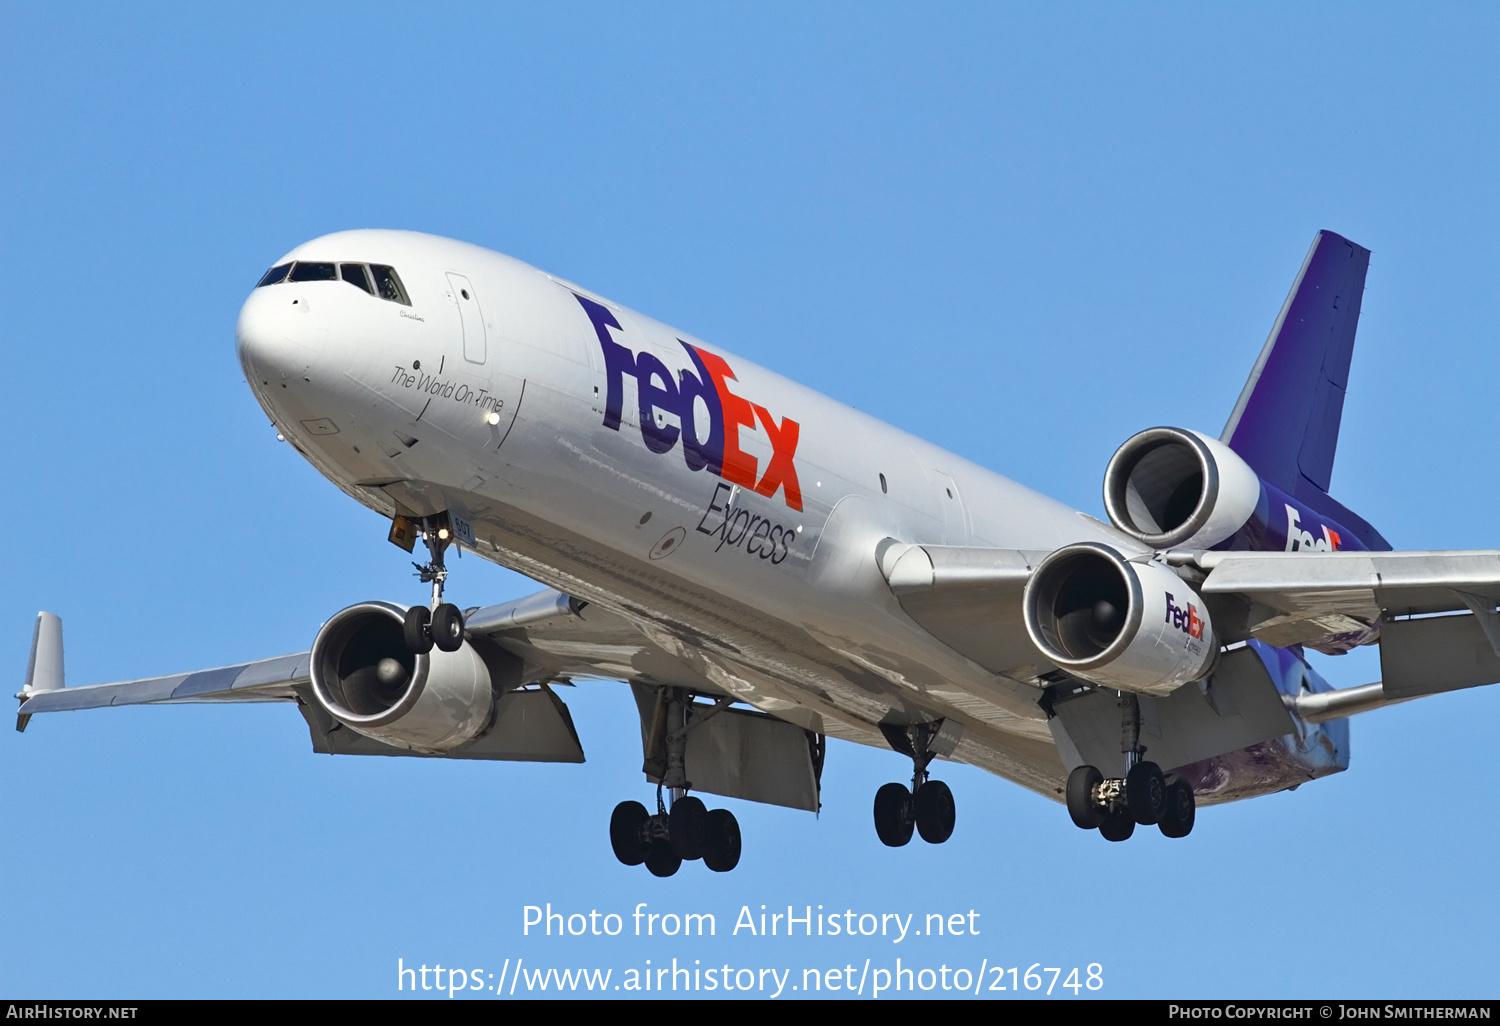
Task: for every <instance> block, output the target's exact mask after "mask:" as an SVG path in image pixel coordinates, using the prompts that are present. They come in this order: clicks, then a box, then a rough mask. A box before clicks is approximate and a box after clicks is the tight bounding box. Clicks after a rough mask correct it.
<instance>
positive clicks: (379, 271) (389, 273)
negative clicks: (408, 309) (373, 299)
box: [370, 264, 411, 306]
mask: <svg viewBox="0 0 1500 1026" xmlns="http://www.w3.org/2000/svg"><path fill="white" fill-rule="evenodd" d="M370 272H371V273H372V274H374V275H375V289H376V291H377V292H378V294H379V295H380V298H381V299H389V300H390V301H391V302H393V303H400V304H401V305H402V306H411V300H410V299H407V298H406V289H405V288H403V287H402V285H401V278H400V277H399V276H398V275H397V274H396V269H395V268H394V267H387V266H385V265H384V264H371V265H370Z"/></svg>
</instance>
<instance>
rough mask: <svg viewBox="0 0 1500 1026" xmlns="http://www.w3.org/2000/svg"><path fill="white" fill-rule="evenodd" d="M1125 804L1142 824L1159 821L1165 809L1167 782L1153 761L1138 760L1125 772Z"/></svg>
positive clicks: (1132, 815)
mask: <svg viewBox="0 0 1500 1026" xmlns="http://www.w3.org/2000/svg"><path fill="white" fill-rule="evenodd" d="M1125 804H1126V806H1127V807H1128V808H1129V809H1130V815H1131V817H1132V818H1133V819H1134V820H1135V821H1136V822H1137V823H1139V824H1141V825H1142V826H1150V825H1151V824H1153V823H1160V822H1161V818H1162V816H1163V815H1164V814H1165V813H1166V811H1167V782H1166V781H1165V780H1164V779H1163V778H1162V775H1161V767H1160V766H1158V765H1157V764H1156V763H1154V762H1138V763H1136V764H1135V765H1134V766H1132V767H1130V772H1129V773H1126V774H1125Z"/></svg>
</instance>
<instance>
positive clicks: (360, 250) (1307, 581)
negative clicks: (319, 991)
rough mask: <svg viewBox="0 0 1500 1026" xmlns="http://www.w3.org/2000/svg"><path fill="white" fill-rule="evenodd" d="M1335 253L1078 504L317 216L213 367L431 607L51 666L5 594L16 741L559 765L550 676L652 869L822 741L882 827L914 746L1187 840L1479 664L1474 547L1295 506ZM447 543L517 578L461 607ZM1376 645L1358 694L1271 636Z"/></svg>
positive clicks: (613, 829) (609, 312)
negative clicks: (191, 731) (1219, 389)
mask: <svg viewBox="0 0 1500 1026" xmlns="http://www.w3.org/2000/svg"><path fill="white" fill-rule="evenodd" d="M1368 263H1369V251H1368V250H1365V249H1363V248H1361V247H1359V246H1357V245H1355V244H1354V243H1352V242H1350V241H1348V240H1346V239H1343V238H1340V237H1339V236H1337V235H1334V234H1333V233H1331V232H1322V233H1320V234H1319V235H1318V236H1317V237H1316V238H1315V239H1314V241H1313V245H1312V248H1311V250H1310V251H1309V252H1308V254H1307V258H1306V261H1305V262H1304V263H1303V265H1302V269H1301V271H1300V272H1299V273H1298V275H1297V279H1296V281H1295V283H1294V284H1293V286H1292V289H1291V293H1290V294H1289V295H1288V297H1287V300H1286V303H1285V305H1284V306H1283V307H1282V309H1281V313H1280V315H1279V316H1278V317H1277V318H1276V322H1275V325H1274V327H1273V328H1272V330H1271V334H1270V338H1269V339H1268V340H1267V342H1266V344H1265V348H1264V349H1263V350H1262V351H1261V354H1260V358H1259V359H1258V360H1257V361H1256V363H1255V367H1254V370H1253V371H1252V372H1251V374H1250V379H1249V381H1248V383H1247V384H1246V385H1245V389H1244V392H1243V393H1242V394H1241V396H1240V398H1239V401H1238V403H1236V405H1235V407H1234V410H1233V412H1232V413H1231V415H1230V417H1229V422H1228V425H1227V426H1226V427H1225V428H1224V431H1223V433H1222V434H1221V435H1220V436H1219V437H1217V438H1215V437H1212V436H1209V435H1206V434H1202V433H1200V432H1197V431H1192V430H1185V429H1180V428H1171V427H1154V428H1150V429H1149V430H1146V431H1142V432H1141V433H1139V434H1137V435H1135V436H1134V437H1132V438H1130V439H1128V440H1127V441H1126V442H1125V444H1124V445H1122V446H1121V447H1120V449H1119V451H1118V452H1116V453H1115V455H1114V457H1113V458H1112V459H1111V460H1110V462H1109V465H1108V467H1107V469H1106V471H1105V475H1104V505H1105V509H1106V510H1107V511H1108V515H1109V519H1110V523H1107V524H1106V523H1104V522H1102V521H1099V520H1096V519H1095V518H1093V517H1091V516H1088V515H1087V514H1084V513H1080V512H1078V511H1075V510H1072V509H1069V508H1067V507H1066V506H1064V505H1062V504H1060V503H1058V502H1054V501H1053V500H1051V499H1048V498H1046V497H1045V496H1042V495H1039V494H1037V493H1036V492H1033V491H1030V490H1028V489H1026V488H1023V487H1021V486H1020V485H1017V484H1015V483H1013V482H1011V481H1008V480H1006V479H1005V478H1003V477H1000V476H998V475H997V474H994V473H992V472H991V471H989V470H987V469H985V468H983V467H980V466H976V465H975V464H973V463H970V462H969V461H968V460H965V459H962V458H960V457H958V456H955V455H953V454H952V453H948V452H944V451H943V450H941V449H939V448H937V447H936V446H933V445H930V444H928V443H926V442H923V441H922V440H921V439H918V438H914V437H912V436H911V435H908V434H906V433H904V432H902V431H898V430H897V429H895V428H893V427H891V426H889V425H887V424H884V423H882V422H880V421H878V420H876V419H874V418H872V417H869V416H866V415H864V414H862V413H859V412H857V411H855V410H852V409H850V408H849V407H847V406H845V405H843V404H842V403H838V402H834V401H832V400H830V399H828V398H826V397H824V396H822V395H819V394H817V393H815V392H812V391H810V390H808V389H806V388H803V387H801V386H799V385H796V384H794V383H793V382H790V381H788V380H786V379H785V378H782V377H779V376H778V375H776V374H773V373H772V372H770V371H768V370H764V369H762V368H760V367H757V366H755V365H754V364H752V363H750V362H749V361H747V360H744V359H742V358H740V357H738V356H734V355H732V354H730V353H726V352H723V351H722V350H719V349H716V348H715V347H713V346H712V345H709V344H708V343H706V342H702V341H700V340H698V339H696V338H693V337H691V336H689V335H687V334H685V333H683V332H680V331H677V330H676V329H674V328H671V327H668V326H667V325H665V324H661V323H659V322H657V321H654V320H652V319H650V318H649V317H646V316H644V315H642V314H638V313H636V312H635V311H633V310H629V309H627V308H625V307H622V306H620V305H618V304H616V303H614V302H611V301H610V300H607V299H604V298H602V297H600V296H597V295H595V294H593V293H591V292H589V291H587V290H586V289H583V288H580V287H579V286H577V285H574V284H572V283H571V282H567V281H563V280H561V279H559V278H556V277H553V276H551V275H549V274H546V273H544V272H542V271H539V270H537V269H535V268H533V267H530V266H528V265H526V264H523V263H521V262H519V261H517V260H513V259H511V258H509V257H505V256H501V255H499V254H497V253H493V252H490V251H488V250H485V249H480V248H478V247H475V246H471V245H466V244H464V243H460V242H454V241H450V240H447V239H441V238H435V237H432V236H428V235H419V234H414V233H408V232H396V231H351V232H342V233H338V234H334V235H328V236H325V237H323V238H320V239H315V240H313V241H312V242H308V243H306V244H305V245H302V246H299V247H297V248H296V249H294V250H292V251H291V252H290V253H288V254H287V255H286V256H285V257H284V258H282V259H281V260H279V261H277V262H276V265H275V266H274V267H272V268H271V269H270V270H269V271H267V272H266V274H265V276H264V277H263V278H262V279H261V281H260V283H259V285H258V286H257V287H256V288H255V289H254V290H253V291H252V292H251V294H250V297H249V299H247V300H246V302H245V305H244V308H243V309H242V310H241V312H240V318H239V325H238V329H237V333H236V334H237V342H238V347H239V356H240V361H241V365H242V366H243V368H244V372H245V377H246V380H247V381H248V382H249V385H250V388H251V390H252V391H253V392H254V393H255V396H256V398H257V399H258V400H259V402H260V404H261V406H262V407H263V408H264V409H265V411H266V413H267V414H268V415H269V416H270V418H271V420H272V421H273V422H274V423H275V426H276V429H277V431H278V432H279V433H280V435H281V436H282V437H283V438H284V439H285V440H286V441H287V442H289V443H291V444H292V445H293V446H294V447H295V448H296V449H297V450H298V452H300V453H301V454H302V455H303V456H305V457H306V458H307V459H308V460H309V461H310V462H311V463H312V464H313V465H314V466H315V467H316V468H317V469H318V470H319V471H320V472H322V473H323V474H324V475H325V476H326V477H328V478H329V480H331V481H333V482H334V483H335V484H336V485H338V487H339V488H341V489H343V490H344V491H345V492H346V493H348V494H349V495H350V496H351V497H352V498H354V499H355V500H357V501H358V502H361V503H363V504H365V505H366V506H369V507H370V508H371V509H374V510H377V511H379V512H380V513H382V514H383V515H385V516H386V517H388V518H390V520H391V530H390V536H389V537H390V540H391V541H392V542H394V543H395V544H397V545H400V546H402V547H404V548H405V549H406V550H407V551H412V550H413V549H414V546H415V543H416V541H417V540H418V539H420V540H421V541H422V542H423V543H424V546H425V549H426V552H427V555H428V559H427V561H426V562H425V563H424V564H423V565H421V566H420V567H419V573H420V576H421V578H422V580H423V581H424V582H426V583H428V584H430V585H431V594H430V596H427V595H425V594H424V595H423V598H424V599H426V598H429V597H430V601H427V602H422V601H419V602H418V603H417V604H415V605H410V606H408V605H405V604H401V603H398V602H392V601H383V600H371V601H368V602H361V603H359V604H357V605H354V606H350V607H349V608H347V609H344V610H341V611H339V612H336V613H334V614H333V616H332V617H331V618H330V619H329V620H328V622H327V623H325V624H324V625H323V626H322V628H321V629H320V630H318V632H317V635H316V637H315V638H314V640H313V644H312V648H311V650H310V651H307V652H299V653H295V654H293V655H287V656H281V657H279V658H273V659H263V660H259V661H257V662H251V663H243V664H238V665H234V666H225V667H220V668H217V669H209V670H200V671H197V672H193V673H182V674H175V675H172V676H166V677H155V678H150V679H146V680H135V681H125V682H120V683H110V684H95V685H89V686H83V687H68V686H65V682H64V679H63V654H62V628H61V623H60V621H59V620H58V619H57V617H55V616H53V615H52V614H50V613H42V614H40V615H39V617H38V619H37V624H36V631H35V635H34V640H33V645H32V658H31V663H30V666H29V667H28V669H27V674H26V681H25V686H24V687H23V688H22V689H21V692H20V695H19V697H20V699H21V702H22V705H21V709H20V716H19V720H18V723H17V727H18V729H25V727H26V724H27V722H28V721H29V720H30V719H31V717H32V716H34V715H36V714H37V713H44V712H55V711H60V710H70V709H86V708H94V707H98V706H108V705H129V704H138V703H166V702H236V701H282V702H291V703H295V704H296V706H297V709H298V711H299V712H300V713H301V714H302V716H303V718H304V719H305V720H306V721H307V725H308V727H309V729H310V731H311V734H312V745H313V749H314V750H315V751H317V752H328V753H334V754H348V755H401V756H424V757H437V758H457V759H498V760H533V761H544V762H546V761H551V762H579V761H582V759H583V749H582V746H581V744H580V742H579V738H578V736H577V733H576V732H575V730H574V728H573V723H572V720H571V718H570V716H569V714H568V710H567V708H566V706H564V704H563V703H562V702H561V701H560V700H559V698H558V697H557V694H556V692H555V691H554V690H553V688H552V687H551V685H552V684H556V683H566V682H572V681H578V680H585V679H603V680H618V681H624V682H626V683H628V685H629V686H630V688H631V690H632V691H633V693H634V696H635V700H636V704H637V706H638V708H639V711H640V735H641V742H642V751H643V757H644V766H643V768H644V771H645V775H646V778H647V780H648V781H649V782H651V783H654V784H656V797H655V802H654V808H648V807H647V806H645V805H643V804H641V803H639V802H635V801H626V802H623V803H621V804H620V805H619V806H618V807H617V808H616V810H615V812H614V816H613V818H612V820H611V822H610V824H609V837H610V841H611V843H612V846H613V849H614V852H615V854H616V856H617V857H618V858H619V859H620V861H622V862H624V863H626V864H631V865H637V864H640V863H642V862H644V863H645V864H646V866H647V867H648V869H649V870H650V871H651V872H652V873H655V874H656V875H658V876H668V875H671V874H672V873H674V872H676V870H677V869H678V867H679V866H680V865H681V862H682V861H683V860H684V859H702V860H703V861H704V863H705V864H706V865H707V866H708V867H709V868H710V869H712V870H716V871H726V870H729V869H732V868H733V867H734V865H735V864H736V863H737V862H738V860H739V857H740V834H739V827H738V825H737V823H736V821H735V818H734V816H733V815H732V814H731V813H730V812H729V811H727V810H724V809H717V810H714V811H709V809H708V808H707V807H706V806H705V805H704V803H703V801H702V800H701V799H700V798H699V797H698V795H699V794H708V795H724V796H729V797H733V798H741V799H747V800H750V801H759V802H769V803H772V804H776V805H782V806H787V807H791V808H797V809H806V810H809V811H813V810H817V809H818V807H819V801H820V799H819V782H820V778H821V774H822V771H823V764H824V752H825V740H826V739H827V738H830V737H832V738H839V739H842V740H846V741H855V742H859V743H861V744H867V745H872V746H875V747H889V748H891V749H894V750H895V751H896V752H898V753H900V754H901V755H904V756H906V757H907V758H908V759H909V760H910V763H911V784H910V786H907V785H906V784H905V783H892V784H887V785H885V786H884V787H882V788H880V790H879V791H878V792H877V793H876V795H875V800H874V819H875V829H876V833H877V834H878V836H879V837H880V840H881V841H883V842H884V843H885V844H888V845H893V846H894V845H902V844H905V843H907V842H908V841H909V840H910V839H911V836H912V833H913V830H914V829H915V831H917V832H918V833H920V834H921V836H922V837H923V838H924V839H925V840H926V841H929V842H934V843H937V842H942V841H945V840H947V839H948V837H949V835H950V834H951V833H952V831H953V828H954V823H955V818H956V817H955V807H954V800H953V795H952V792H951V791H950V790H949V788H948V787H947V786H946V785H944V784H943V783H942V782H941V781H940V780H936V779H934V778H933V777H931V776H930V775H929V774H930V771H931V769H932V763H933V761H934V760H949V761H953V762H962V763H968V764H970V765H974V766H979V767H982V768H984V769H986V770H989V771H990V772H992V773H995V774H998V775H1000V776H1002V777H1005V778H1006V779H1008V780H1012V781H1015V782H1016V783H1018V784H1021V785H1022V786H1024V787H1027V788H1030V789H1031V790H1033V791H1036V792H1037V793H1039V794H1042V795H1045V796H1046V797H1048V798H1052V799H1054V800H1056V801H1059V802H1061V803H1063V804H1064V805H1065V806H1066V807H1067V810H1068V812H1069V814H1070V815H1071V817H1072V819H1073V822H1074V823H1076V824H1077V825H1078V826H1079V827H1083V828H1086V829H1097V830H1098V831H1099V832H1100V834H1102V835H1103V836H1104V837H1105V838H1107V839H1109V840H1111V841H1121V840H1124V839H1125V838H1127V837H1129V836H1130V835H1131V833H1132V831H1133V830H1134V829H1135V827H1136V825H1137V824H1156V825H1158V826H1159V827H1160V829H1161V831H1162V832H1163V833H1165V834H1166V835H1167V836H1169V837H1181V836H1184V835H1186V834H1187V833H1188V832H1189V831H1190V830H1191V829H1192V827H1193V820H1194V810H1195V808H1196V804H1197V803H1206V804H1213V803H1219V802H1227V801H1234V800H1237V799H1241V798H1250V797H1253V796H1256V795H1262V794H1267V793H1270V792H1273V791H1280V790H1283V789H1286V788H1291V787H1296V786H1297V785H1299V784H1301V783H1303V782H1305V781H1307V780H1309V779H1313V778H1316V777H1321V776H1325V775H1328V774H1330V773H1337V772H1339V771H1341V770H1343V769H1344V768H1345V767H1346V766H1347V765H1348V760H1349V726H1348V720H1347V717H1348V716H1350V715H1351V714H1354V713H1358V712H1363V711H1366V710H1370V709H1375V708H1378V707H1381V706H1385V705H1389V704H1391V703H1394V702H1400V701H1405V700H1407V699H1411V698H1415V697H1417V696H1420V695H1428V694H1434V693H1437V692H1442V691H1450V690H1453V689H1456V688H1464V687H1471V686H1475V685H1482V684H1490V683H1493V682H1497V681H1500V614H1497V612H1496V607H1497V603H1500V552H1494V551H1484V552H1392V551H1390V546H1389V545H1388V544H1387V543H1386V541H1385V539H1384V538H1382V537H1381V536H1380V534H1379V533H1378V532H1377V531H1376V530H1375V529H1374V528H1373V527H1371V526H1370V525H1369V524H1368V523H1366V522H1365V521H1364V520H1363V519H1362V518H1361V517H1359V516H1358V515H1357V514H1355V513H1354V512H1352V511H1351V510H1349V509H1346V508H1345V507H1344V506H1342V505H1340V504H1339V503H1338V502H1336V501H1334V499H1333V498H1331V497H1330V496H1329V494H1328V484H1329V479H1330V474H1331V471H1332V468H1333V458H1334V449H1335V445H1336V443H1337V441H1338V431H1339V419H1340V415H1341V413H1342V410H1343V402H1344V391H1345V387H1346V382H1347V375H1348V369H1349V360H1350V356H1351V354H1352V351H1353V345H1354V333H1355V327H1356V325H1357V323H1358V320H1359V310H1360V300H1361V295H1362V293H1363V290H1364V280H1365V271H1366V268H1367V267H1368ZM453 547H461V548H462V549H464V550H467V551H468V552H470V553H472V554H474V555H477V556H480V557H483V558H485V559H490V560H493V561H495V562H497V563H500V564H502V565H504V566H507V567H510V568H512V569H514V570H518V571H520V572H521V573H523V574H526V575H527V576H529V577H532V578H534V579H536V580H537V581H540V582H542V583H543V584H545V585H546V586H547V590H544V591H541V592H539V593H537V594H535V595H531V596H529V597H526V598H523V599H520V600H518V601H513V602H507V603H503V604H500V605H495V606H489V607H485V608H470V609H465V610H459V609H457V608H455V607H454V606H453V605H452V604H450V603H447V602H445V601H444V600H443V587H444V582H445V579H446V577H447V575H448V573H449V572H450V570H449V568H448V565H447V563H446V562H445V560H444V556H445V553H447V552H448V550H449V549H450V548H453ZM1377 643H1378V644H1379V645H1380V658H1381V669H1382V677H1383V679H1382V680H1381V681H1380V682H1378V683H1374V684H1367V685H1365V686H1363V687H1354V688H1346V689H1341V690H1333V689H1331V688H1330V687H1329V686H1328V685H1327V684H1326V683H1325V682H1324V681H1323V680H1322V679H1321V678H1320V677H1319V676H1318V675H1317V674H1316V673H1315V672H1314V671H1313V669H1312V667H1311V666H1310V665H1309V664H1308V662H1307V660H1306V658H1305V657H1304V650H1305V649H1307V648H1312V649H1315V650H1318V651H1321V652H1328V653H1341V652H1346V651H1348V650H1349V649H1350V648H1352V647H1354V646H1356V645H1369V644H1377ZM664 792H665V796H666V797H665V799H664V797H663V795H664ZM669 803H670V804H669ZM602 828H603V824H601V834H602V832H603V831H602Z"/></svg>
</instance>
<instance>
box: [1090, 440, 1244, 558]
mask: <svg viewBox="0 0 1500 1026" xmlns="http://www.w3.org/2000/svg"><path fill="white" fill-rule="evenodd" d="M1261 496H1262V492H1261V481H1260V478H1259V477H1258V476H1257V475H1256V473H1255V471H1253V470H1251V469H1250V465H1249V464H1247V463H1246V462H1245V461H1244V460H1242V459H1241V458H1240V457H1239V454H1237V453H1236V452H1235V451H1234V450H1233V449H1231V448H1229V446H1227V445H1225V444H1224V443H1223V442H1221V441H1219V440H1218V439H1216V438H1209V437H1208V436H1207V435H1201V434H1199V433H1198V432H1196V431H1184V430H1182V429H1181V428H1166V427H1158V428H1151V429H1150V430H1147V431H1142V432H1141V433H1140V434H1138V435H1135V436H1133V437H1132V438H1130V439H1129V440H1128V441H1127V442H1126V443H1125V444H1124V445H1122V446H1120V448H1119V449H1118V450H1117V451H1116V452H1115V454H1114V456H1113V457H1112V458H1111V459H1110V461H1109V467H1108V468H1107V469H1106V470H1105V471H1104V508H1105V510H1107V511H1108V513H1109V519H1110V522H1111V523H1113V524H1114V525H1115V526H1116V527H1118V528H1119V529H1120V530H1122V531H1124V532H1125V533H1126V534H1128V535H1130V536H1131V537H1133V538H1137V539H1139V540H1140V541H1141V542H1142V543H1144V544H1146V545H1150V546H1151V547H1153V548H1158V549H1166V548H1174V547H1177V546H1182V545H1188V546H1189V547H1191V548H1195V549H1206V548H1211V547H1212V546H1214V545H1217V544H1218V543H1219V542H1221V541H1223V540H1224V539H1226V538H1229V537H1230V536H1232V535H1233V534H1234V533H1235V532H1236V531H1238V530H1239V529H1240V528H1241V527H1244V526H1245V524H1247V523H1249V521H1250V519H1251V517H1253V516H1254V515H1255V513H1256V507H1257V506H1258V505H1259V504H1260V502H1261Z"/></svg>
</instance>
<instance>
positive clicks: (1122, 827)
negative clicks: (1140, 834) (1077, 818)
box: [1099, 813, 1135, 841]
mask: <svg viewBox="0 0 1500 1026" xmlns="http://www.w3.org/2000/svg"><path fill="white" fill-rule="evenodd" d="M1099 833H1100V834H1101V835H1103V837H1104V839H1105V840H1106V841H1128V840H1130V835H1131V834H1133V833H1135V820H1133V819H1131V818H1130V816H1129V815H1128V814H1126V815H1122V814H1120V813H1111V814H1109V815H1107V816H1105V817H1104V822H1103V823H1100V824H1099Z"/></svg>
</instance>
